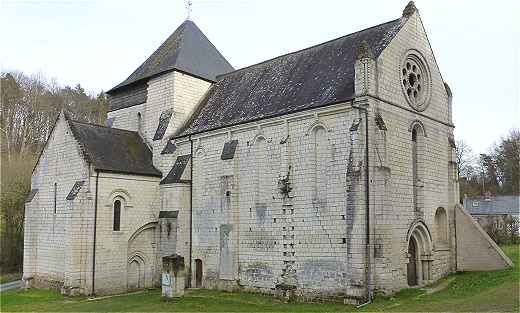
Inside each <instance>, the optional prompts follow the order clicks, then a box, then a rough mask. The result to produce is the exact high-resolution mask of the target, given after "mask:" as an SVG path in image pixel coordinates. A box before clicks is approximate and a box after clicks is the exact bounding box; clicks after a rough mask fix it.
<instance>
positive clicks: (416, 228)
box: [406, 220, 433, 286]
mask: <svg viewBox="0 0 520 313" xmlns="http://www.w3.org/2000/svg"><path fill="white" fill-rule="evenodd" d="M407 258H408V262H407V264H406V273H407V282H408V285H409V286H417V285H424V284H427V283H429V282H430V280H431V270H432V269H431V266H432V261H433V247H432V238H431V234H430V231H429V230H428V227H426V224H424V222H423V221H421V220H419V221H416V222H414V223H413V224H412V226H411V227H410V230H409V231H408V236H407Z"/></svg>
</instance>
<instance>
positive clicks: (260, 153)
mask: <svg viewBox="0 0 520 313" xmlns="http://www.w3.org/2000/svg"><path fill="white" fill-rule="evenodd" d="M349 108H350V106H349V104H342V105H338V106H334V107H329V108H326V109H322V110H316V111H314V112H312V111H309V112H305V113H301V114H295V115H293V116H287V117H286V118H283V119H281V118H277V119H272V120H266V121H265V124H264V125H258V126H255V125H256V124H249V125H244V126H241V127H237V128H233V129H223V130H220V131H219V132H213V133H207V134H204V135H203V136H194V138H193V140H194V152H193V155H194V159H193V260H196V259H200V260H202V263H203V273H204V277H203V286H204V287H207V288H212V287H216V288H232V287H233V286H236V281H238V284H239V285H240V286H243V287H245V288H249V289H251V290H254V289H261V290H264V291H266V292H272V289H273V288H275V287H276V286H277V285H279V284H282V283H284V281H285V282H286V280H287V279H285V278H284V276H287V275H286V274H284V273H287V274H288V275H289V276H290V278H289V280H293V281H294V280H295V281H296V284H297V286H298V288H299V291H298V292H300V293H301V294H303V295H305V296H309V297H314V296H322V295H328V296H331V295H344V294H345V292H346V289H347V287H350V286H356V287H359V286H362V284H363V281H364V260H363V259H364V251H365V248H364V203H363V199H364V196H363V189H362V187H361V186H360V182H361V181H362V177H360V176H359V175H360V173H361V172H359V171H358V170H359V168H358V167H359V162H360V161H362V158H361V155H362V151H361V150H359V149H360V148H359V147H360V144H359V139H358V137H359V136H358V134H357V132H353V133H350V132H349V128H350V127H351V125H352V124H353V123H354V120H357V118H358V113H357V111H355V112H352V111H348V110H349ZM334 110H336V111H334ZM338 110H339V111H338ZM315 113H316V114H315ZM227 131H230V133H228V132H227ZM317 132H318V133H319V135H318V143H319V147H318V148H316V146H315V139H314V138H316V137H315V136H316V133H317ZM287 135H289V137H287ZM320 136H322V137H320ZM360 138H363V137H362V136H361V137H360ZM229 140H238V147H237V151H236V153H235V156H234V158H233V159H232V160H221V153H222V148H223V146H224V143H225V142H226V141H229ZM188 144H189V143H188V142H186V143H184V145H188ZM350 153H352V155H351V158H350V162H349V156H350V155H349V154H350ZM289 166H290V167H291V169H290V170H289ZM288 171H290V174H289V180H290V182H291V187H292V188H293V189H292V191H291V192H290V193H289V196H288V197H284V195H283V194H282V193H281V192H280V190H279V188H278V181H279V180H280V179H282V178H283V177H285V176H286V175H287V172H288ZM347 177H348V178H347ZM347 189H348V190H351V191H347ZM349 196H350V197H349ZM192 266H193V271H194V272H195V265H194V263H193V264H192ZM293 270H295V272H293ZM284 271H285V272H284ZM194 283H195V277H193V279H192V284H194ZM286 283H287V282H286Z"/></svg>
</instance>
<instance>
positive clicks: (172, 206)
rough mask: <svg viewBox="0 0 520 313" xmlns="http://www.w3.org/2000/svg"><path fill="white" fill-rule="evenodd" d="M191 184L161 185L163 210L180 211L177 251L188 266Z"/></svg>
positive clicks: (177, 229) (177, 227)
mask: <svg viewBox="0 0 520 313" xmlns="http://www.w3.org/2000/svg"><path fill="white" fill-rule="evenodd" d="M190 200H191V199H190V184H189V183H176V184H168V185H161V210H162V211H178V212H179V215H178V216H177V225H176V232H177V233H176V238H177V241H176V244H175V253H177V254H178V255H180V256H182V257H184V263H185V266H186V268H188V266H189V257H190V256H189V254H190Z"/></svg>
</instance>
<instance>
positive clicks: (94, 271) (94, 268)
mask: <svg viewBox="0 0 520 313" xmlns="http://www.w3.org/2000/svg"><path fill="white" fill-rule="evenodd" d="M98 186H99V170H96V196H95V198H94V243H93V247H92V296H93V297H95V296H96V293H95V281H96V228H97V211H98Z"/></svg>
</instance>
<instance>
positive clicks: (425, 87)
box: [400, 52, 430, 111]
mask: <svg viewBox="0 0 520 313" xmlns="http://www.w3.org/2000/svg"><path fill="white" fill-rule="evenodd" d="M425 64H426V62H424V61H423V58H422V57H421V56H420V55H419V54H416V53H414V52H409V53H408V54H407V55H406V57H405V58H404V61H403V63H402V64H401V68H400V74H401V86H402V87H403V92H404V96H405V98H406V100H407V101H408V103H409V104H410V105H411V106H412V107H413V108H414V109H415V110H417V111H423V110H425V109H426V107H427V106H428V102H429V100H430V73H429V72H428V68H427V67H426V65H425Z"/></svg>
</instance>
